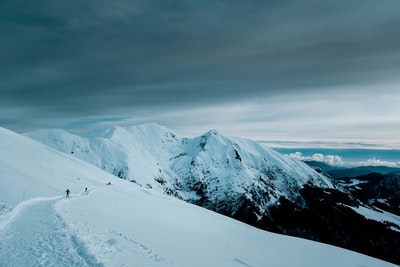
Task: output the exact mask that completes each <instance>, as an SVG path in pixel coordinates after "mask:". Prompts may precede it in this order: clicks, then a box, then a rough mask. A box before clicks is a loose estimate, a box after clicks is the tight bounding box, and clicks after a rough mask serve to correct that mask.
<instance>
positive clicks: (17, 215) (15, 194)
mask: <svg viewBox="0 0 400 267" xmlns="http://www.w3.org/2000/svg"><path fill="white" fill-rule="evenodd" d="M0 177H1V179H0V211H1V213H0V214H1V216H0V266H2V267H3V266H4V267H5V266H7V267H14V266H15V267H21V266H27V267H29V266H35V267H37V266H46V267H48V266H57V267H60V266H61V267H62V266H68V267H71V266H119V267H120V266H140V267H142V266H160V267H161V266H162V267H169V266H171V267H172V266H173V267H175V266H182V267H196V266H202V267H203V266H211V267H212V266H216V267H221V266H232V267H235V266H237V267H243V266H247V267H249V266H251V267H278V266H285V267H313V266H315V267H320V266H324V267H329V266H332V267H337V266H346V267H352V266H354V267H360V266H363V267H386V266H388V267H389V266H395V265H393V264H391V263H388V262H385V261H382V260H378V259H375V258H372V257H369V256H365V255H362V254H359V253H355V252H352V251H349V250H345V249H341V248H337V247H334V246H330V245H325V244H321V243H317V242H312V241H308V240H304V239H299V238H293V237H288V236H284V235H278V234H273V233H269V232H266V231H263V230H259V229H256V228H254V227H251V226H248V225H246V224H243V223H240V222H238V221H235V220H233V219H230V218H228V217H225V216H222V215H219V214H217V213H214V212H212V211H209V210H206V209H203V208H201V207H198V206H195V205H191V204H188V203H186V202H184V201H181V200H178V199H176V198H172V197H169V196H166V195H164V194H161V193H158V192H157V191H155V190H149V189H145V188H144V187H140V186H138V185H137V184H134V183H131V182H128V181H126V180H122V179H119V178H116V177H114V176H112V175H110V174H108V173H106V172H104V171H102V170H100V169H98V168H96V167H94V166H92V165H89V164H87V163H85V162H83V161H80V160H78V159H76V158H73V157H70V156H68V155H65V154H63V153H60V152H58V151H56V150H53V149H51V148H49V147H46V146H44V145H43V144H40V143H38V142H36V141H34V140H32V139H29V138H27V137H24V136H21V135H18V134H16V133H13V132H11V131H8V130H6V129H4V128H0ZM108 183H111V184H110V185H107V184H108ZM85 187H87V188H88V191H87V192H85V191H84V188H85ZM66 188H69V189H70V190H71V195H70V198H65V197H64V190H65V189H66Z"/></svg>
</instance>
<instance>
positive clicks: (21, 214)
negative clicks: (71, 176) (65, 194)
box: [0, 197, 104, 267]
mask: <svg viewBox="0 0 400 267" xmlns="http://www.w3.org/2000/svg"><path fill="white" fill-rule="evenodd" d="M59 199H60V197H59V198H48V199H40V200H30V201H28V202H27V203H21V204H22V206H21V207H19V208H18V212H17V213H16V214H14V215H13V216H12V218H11V219H10V221H9V222H7V223H6V224H5V225H4V226H3V227H2V228H0V267H21V266H24V267H29V266H32V267H33V266H34V267H39V266H45V267H53V266H54V267H63V266H65V267H73V266H79V267H84V266H96V267H103V266H104V265H103V264H101V263H98V262H97V260H96V258H95V257H94V256H93V255H91V254H90V253H89V252H88V250H87V249H86V247H85V245H84V243H83V242H82V241H80V240H79V238H78V237H77V236H75V235H72V234H70V233H69V232H68V229H67V226H66V224H65V223H64V221H63V219H62V218H61V217H60V216H59V215H58V214H57V213H56V212H55V210H54V209H53V205H54V203H56V201H57V200H59Z"/></svg>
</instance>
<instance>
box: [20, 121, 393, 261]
mask: <svg viewBox="0 0 400 267" xmlns="http://www.w3.org/2000/svg"><path fill="white" fill-rule="evenodd" d="M26 135H27V136H29V137H31V138H33V139H36V140H38V141H40V142H42V143H44V144H46V145H48V146H50V147H53V148H55V149H57V150H60V151H62V152H64V153H67V154H69V155H72V156H74V157H77V158H79V159H82V160H84V161H86V162H88V163H91V164H93V165H95V166H97V167H99V168H101V169H103V170H105V171H107V172H109V173H112V174H114V175H115V176H118V177H120V178H122V179H126V180H129V181H131V182H133V183H136V184H139V185H141V186H143V187H147V188H152V189H154V190H157V191H160V192H163V193H165V194H168V195H173V196H175V197H177V198H180V199H183V200H185V201H187V202H190V203H193V204H197V205H200V206H202V207H205V208H207V209H210V210H213V211H216V212H219V213H222V214H224V215H228V216H230V217H233V218H236V219H239V220H241V221H243V222H246V223H248V224H252V225H254V226H256V227H259V228H262V229H265V230H269V231H274V232H277V233H284V234H288V235H294V236H299V237H304V238H308V239H311V240H316V241H321V242H325V243H329V244H333V245H336V246H340V247H344V248H348V249H352V250H355V251H359V252H362V253H364V254H368V255H371V256H374V257H378V258H382V259H385V260H387V261H391V262H396V263H400V223H396V222H397V221H396V220H395V221H394V222H393V221H390V222H389V221H382V220H370V219H368V218H367V217H368V216H367V215H365V214H363V212H362V211H363V210H361V209H360V207H363V208H366V209H368V210H371V211H372V212H375V213H377V212H378V210H379V207H377V206H376V205H375V206H374V205H373V204H370V203H366V202H365V199H361V198H360V197H359V196H358V195H356V194H352V193H351V189H350V187H348V186H347V187H346V186H345V183H344V182H343V183H339V182H338V181H337V180H336V179H332V175H331V174H330V172H331V171H334V169H329V168H328V167H329V166H322V165H319V166H316V165H317V164H316V163H314V165H313V164H311V163H310V162H307V163H308V164H309V165H311V166H312V167H313V168H312V167H310V166H308V165H307V164H305V163H303V162H301V161H298V160H295V159H292V158H290V157H288V156H284V155H282V154H280V153H278V152H276V151H274V150H272V149H270V148H267V147H265V146H264V145H261V144H260V143H258V142H255V141H252V140H248V139H242V138H233V137H230V138H228V137H225V136H222V135H221V134H219V133H218V132H217V131H215V130H211V131H209V132H207V133H205V134H203V135H201V136H199V137H195V138H180V137H177V136H176V135H175V134H174V133H173V132H172V131H171V130H169V129H168V128H166V127H163V126H160V125H158V124H143V125H138V126H131V127H109V128H105V129H102V130H99V131H95V132H90V133H87V134H85V135H82V136H78V135H73V134H71V133H68V132H65V131H62V130H54V129H53V130H42V131H38V132H32V133H27V134H26ZM315 169H316V170H317V171H316V170H315ZM341 171H343V170H341ZM381 202H382V201H380V202H379V203H381ZM394 211H395V210H394ZM375 213H374V214H375ZM394 216H395V215H394ZM399 221H400V219H399ZM361 225H362V226H363V227H360V226H361ZM360 229H362V231H363V234H360V232H359V231H360ZM366 240H367V241H366Z"/></svg>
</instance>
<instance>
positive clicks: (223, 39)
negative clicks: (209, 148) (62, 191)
mask: <svg viewBox="0 0 400 267" xmlns="http://www.w3.org/2000/svg"><path fill="white" fill-rule="evenodd" d="M399 14H400V1H398V0H381V1H376V0H352V1H349V0H335V1H328V0H315V1H314V0H305V1H297V0H284V1H282V0H264V1H260V0H248V1H238V0H213V1H207V0H203V1H200V0H185V1H179V0H113V1H106V0H79V1H78V0H69V1H64V0H63V1H61V0H37V1H26V0H0V40H1V41H0V126H2V127H5V128H8V129H10V130H13V131H16V132H21V133H22V132H26V131H32V130H37V129H42V128H63V129H66V130H69V131H72V132H79V131H81V130H86V129H94V128H96V127H103V126H106V125H131V124H139V123H144V122H157V123H160V124H162V125H165V126H167V127H169V128H170V129H172V130H173V131H174V132H175V133H177V134H178V135H180V136H194V135H200V134H202V133H204V132H205V131H207V130H209V129H217V130H218V131H220V132H221V133H223V134H226V135H230V136H241V137H247V138H251V139H257V140H291V141H346V142H377V143H390V144H393V143H399V142H398V141H397V140H398V137H399V136H400V105H399V103H400V93H399V92H400V75H399V73H400V16H399Z"/></svg>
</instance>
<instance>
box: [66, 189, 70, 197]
mask: <svg viewBox="0 0 400 267" xmlns="http://www.w3.org/2000/svg"><path fill="white" fill-rule="evenodd" d="M69 192H70V191H69V189H67V190H65V197H69Z"/></svg>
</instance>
